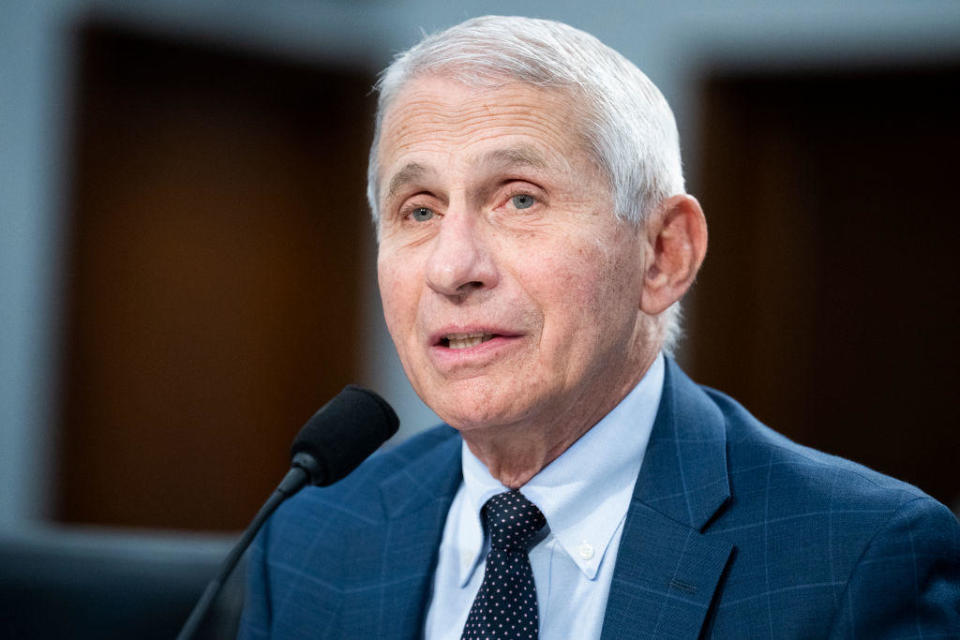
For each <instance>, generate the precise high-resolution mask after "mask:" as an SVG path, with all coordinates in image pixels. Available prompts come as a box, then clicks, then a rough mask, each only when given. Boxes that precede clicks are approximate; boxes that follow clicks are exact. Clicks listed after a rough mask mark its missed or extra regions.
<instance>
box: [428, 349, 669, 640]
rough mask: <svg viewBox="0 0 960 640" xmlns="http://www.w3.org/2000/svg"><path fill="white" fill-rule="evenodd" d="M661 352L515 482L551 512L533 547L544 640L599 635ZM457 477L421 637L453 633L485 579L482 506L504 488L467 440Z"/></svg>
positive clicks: (660, 372)
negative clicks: (612, 402) (612, 403)
mask: <svg viewBox="0 0 960 640" xmlns="http://www.w3.org/2000/svg"><path fill="white" fill-rule="evenodd" d="M663 377H664V360H663V355H660V356H658V357H657V359H656V360H655V361H654V363H653V365H651V366H650V368H649V369H648V370H647V373H646V374H645V375H644V377H643V378H642V379H641V380H640V382H639V383H637V386H636V387H634V388H633V390H632V391H631V392H630V393H629V394H627V396H626V397H625V398H624V399H623V400H621V401H620V404H618V405H617V406H616V407H614V409H613V410H612V411H611V412H610V413H608V414H607V415H606V416H605V417H604V418H603V419H602V420H601V421H600V422H598V423H597V424H596V425H595V426H594V427H593V428H592V429H590V430H589V431H587V433H585V434H584V435H583V436H582V437H581V438H580V439H579V440H577V441H576V442H575V443H574V444H573V445H572V446H571V447H570V448H569V449H567V450H566V451H564V452H563V454H562V455H560V457H559V458H557V459H556V460H554V461H553V462H551V463H550V464H549V465H547V466H546V467H545V468H544V469H542V470H541V471H540V472H539V473H538V474H537V475H535V476H534V477H533V478H532V479H531V480H530V481H529V482H528V483H527V484H525V485H524V486H523V487H522V488H521V489H520V491H521V493H523V495H525V496H526V497H527V499H528V500H530V501H531V502H533V503H534V504H535V505H537V507H539V508H540V511H542V512H543V514H544V516H545V517H546V519H547V526H548V527H549V533H548V534H547V535H546V536H545V537H544V538H543V539H542V540H541V541H540V542H539V543H538V544H537V545H536V546H534V547H533V548H532V549H531V550H530V565H531V567H532V569H533V578H534V582H535V583H536V587H537V604H538V606H539V609H540V640H570V639H571V638H576V639H577V640H590V639H592V638H599V637H600V631H601V629H602V628H603V614H604V610H605V609H606V605H607V596H608V594H609V593H610V581H611V579H612V577H613V567H614V564H615V563H616V559H617V550H618V548H619V546H620V536H621V534H622V532H623V523H624V520H625V519H626V516H627V509H628V508H629V506H630V497H631V496H632V495H633V487H634V484H635V483H636V480H637V474H638V473H639V472H640V465H641V464H642V462H643V455H644V452H645V451H646V448H647V442H648V441H649V439H650V431H651V430H652V429H653V421H654V419H655V418H656V414H657V407H658V406H659V404H660V395H661V392H662V391H663ZM461 459H462V466H463V483H461V485H460V488H459V490H458V491H457V494H456V496H455V497H454V499H453V502H452V503H451V505H450V511H449V513H448V515H447V521H446V524H445V526H444V530H443V538H442V540H441V543H440V551H439V558H438V561H437V570H436V573H435V574H434V579H433V594H432V597H431V601H430V607H429V610H428V612H427V620H426V624H425V628H424V637H425V638H426V640H458V639H459V638H460V634H461V632H462V631H463V625H464V623H465V622H466V620H467V615H468V614H469V613H470V606H471V605H472V604H473V600H474V598H475V597H476V595H477V591H479V590H480V583H481V582H482V581H483V572H484V568H485V558H486V555H487V551H488V549H489V541H488V540H485V539H484V535H483V525H482V523H481V521H480V510H481V508H482V507H483V505H484V503H485V502H486V501H487V500H488V499H490V498H491V497H493V496H495V495H496V494H498V493H500V492H502V491H506V490H507V488H506V487H504V486H503V485H502V484H501V483H500V481H498V480H497V479H495V478H494V477H493V476H491V475H490V472H489V471H488V470H487V468H486V466H484V464H483V463H482V462H480V460H478V459H477V458H476V456H474V455H473V454H472V453H471V452H470V449H469V448H468V447H467V446H466V444H464V445H463V447H462V454H461Z"/></svg>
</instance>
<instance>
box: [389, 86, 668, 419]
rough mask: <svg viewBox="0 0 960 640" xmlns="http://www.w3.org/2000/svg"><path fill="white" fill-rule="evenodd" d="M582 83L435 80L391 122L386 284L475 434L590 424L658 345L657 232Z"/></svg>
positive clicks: (402, 323) (445, 396) (419, 356)
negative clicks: (610, 169) (573, 91)
mask: <svg viewBox="0 0 960 640" xmlns="http://www.w3.org/2000/svg"><path fill="white" fill-rule="evenodd" d="M571 103H572V100H571V99H570V96H569V95H567V94H563V93H559V92H555V91H548V90H540V89H537V88H534V87H531V86H528V85H522V84H508V85H505V86H503V87H501V88H498V89H476V88H469V87H466V86H464V85H462V84H459V83H457V82H455V81H452V80H447V79H442V78H433V77H427V78H420V79H417V80H415V81H413V82H411V83H410V84H409V85H407V87H405V88H404V90H403V91H402V92H401V93H400V94H399V95H398V96H397V98H396V100H395V101H394V103H393V104H392V105H391V106H390V108H389V110H388V111H387V113H386V117H385V120H384V128H383V136H382V142H381V144H380V147H379V159H380V171H381V173H380V187H379V188H380V203H381V205H380V212H381V239H380V249H379V258H378V275H379V282H380V294H381V296H382V299H383V307H384V315H385V317H386V321H387V326H388V328H389V330H390V334H391V335H392V337H393V340H394V342H395V344H396V346H397V351H398V352H399V354H400V360H401V362H402V363H403V367H404V369H405V371H406V373H407V376H408V377H409V378H410V381H411V383H412V384H413V387H414V388H415V389H416V391H417V393H418V394H419V395H420V397H421V398H422V399H423V400H424V402H426V403H427V405H429V406H430V407H431V408H432V409H433V410H434V411H436V412H437V414H438V415H439V416H440V417H441V418H443V419H444V420H445V421H447V422H448V423H449V424H451V425H452V426H454V427H456V428H458V429H460V430H461V431H463V432H464V433H467V432H468V431H471V430H475V429H485V428H496V427H497V426H500V425H510V426H514V427H515V426H525V425H526V426H530V427H535V428H541V429H549V428H551V425H553V424H555V423H557V422H558V421H563V420H569V419H571V418H576V417H577V416H579V417H580V419H582V420H588V421H589V424H587V425H586V426H587V427H589V426H591V425H592V424H593V423H594V422H596V420H598V419H599V418H600V417H602V416H603V415H604V414H605V413H606V412H607V411H609V410H610V409H611V408H612V407H613V406H614V405H615V404H616V402H617V401H619V399H620V398H621V397H622V396H623V395H624V394H625V393H626V392H627V391H628V390H629V389H630V387H631V386H632V385H633V384H635V383H636V381H637V380H638V379H639V377H640V375H641V374H642V372H643V369H644V367H645V365H646V364H648V361H649V359H650V358H652V356H651V355H650V354H649V353H646V352H645V351H648V350H649V345H646V344H645V341H644V340H643V339H642V338H641V322H640V319H639V303H640V297H641V294H642V280H643V275H642V274H643V264H642V244H641V240H642V236H641V233H640V232H639V231H638V230H636V229H635V228H634V227H633V226H631V225H629V224H627V223H623V222H621V221H619V220H618V219H617V218H615V216H614V214H613V208H612V197H611V193H610V188H609V186H608V182H607V180H606V179H605V178H604V176H603V174H602V173H601V172H600V171H599V170H598V169H597V168H596V166H595V164H594V163H593V162H592V161H591V157H590V156H589V155H588V153H587V152H586V150H585V149H584V148H583V144H582V142H581V140H582V137H581V134H580V124H579V122H580V119H579V118H578V115H577V113H576V110H575V109H574V107H573V105H572V104H571Z"/></svg>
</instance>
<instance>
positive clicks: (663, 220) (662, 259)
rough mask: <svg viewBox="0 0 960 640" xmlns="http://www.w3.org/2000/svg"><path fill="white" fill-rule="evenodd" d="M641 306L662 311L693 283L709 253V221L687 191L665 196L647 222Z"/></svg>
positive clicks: (653, 311) (652, 311) (652, 312)
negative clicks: (704, 258)
mask: <svg viewBox="0 0 960 640" xmlns="http://www.w3.org/2000/svg"><path fill="white" fill-rule="evenodd" d="M644 230H645V232H646V241H645V244H646V246H645V256H644V263H645V264H644V276H643V297H642V298H641V300H640V310H641V311H643V312H644V313H646V314H648V315H656V314H659V313H662V312H663V311H665V310H666V309H667V307H669V306H670V305H671V304H673V303H674V302H676V301H677V300H679V299H680V298H682V297H683V294H684V293H686V292H687V289H689V288H690V285H692V284H693V281H694V279H695V278H696V276H697V271H699V270H700V265H701V264H702V263H703V257H704V256H705V255H706V253H707V221H706V219H705V218H704V217H703V210H702V209H701V208H700V203H699V202H697V199H696V198H694V197H693V196H688V195H685V194H681V195H676V196H672V197H670V198H667V199H666V200H664V201H663V202H662V203H661V204H660V206H659V207H657V209H656V211H654V212H653V214H652V215H651V216H650V218H649V219H648V220H647V223H646V225H645V229H644Z"/></svg>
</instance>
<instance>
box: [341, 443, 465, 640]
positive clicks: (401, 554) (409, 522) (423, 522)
mask: <svg viewBox="0 0 960 640" xmlns="http://www.w3.org/2000/svg"><path fill="white" fill-rule="evenodd" d="M438 470H439V473H438ZM461 478H462V476H461V467H460V438H459V437H449V438H448V439H447V440H446V441H445V442H443V443H442V444H441V445H440V446H438V447H436V449H435V450H433V451H431V452H430V454H429V455H426V456H423V457H422V458H420V459H418V460H415V461H412V462H411V463H410V464H409V465H407V466H405V467H404V468H403V469H402V470H400V471H399V472H398V473H396V474H394V475H393V476H391V477H389V478H387V479H386V480H385V481H384V482H383V483H382V484H381V485H380V491H381V496H382V498H383V505H384V509H385V511H386V514H387V518H386V521H385V523H384V532H383V535H384V545H383V549H384V553H383V558H382V561H381V563H380V570H381V580H380V585H379V593H378V594H377V599H378V601H379V603H380V606H379V612H378V615H376V616H371V619H370V620H369V622H370V623H371V624H372V625H373V626H372V627H371V633H369V634H368V635H363V634H361V635H360V636H357V637H370V638H374V637H375V638H381V639H384V640H387V639H392V638H396V639H398V640H399V639H401V638H402V639H404V640H406V639H409V638H416V637H420V635H421V633H422V628H423V619H424V614H425V612H426V604H427V602H428V599H429V594H430V589H431V586H432V578H433V572H434V568H435V567H436V562H437V551H438V549H439V547H440V539H441V537H442V534H443V526H444V522H445V521H446V517H447V511H448V510H449V509H450V503H451V502H452V500H453V497H454V495H455V494H456V491H457V488H458V487H459V485H460V482H461ZM428 479H432V480H431V481H430V483H429V484H425V483H424V482H425V481H426V480H428ZM374 623H375V624H374Z"/></svg>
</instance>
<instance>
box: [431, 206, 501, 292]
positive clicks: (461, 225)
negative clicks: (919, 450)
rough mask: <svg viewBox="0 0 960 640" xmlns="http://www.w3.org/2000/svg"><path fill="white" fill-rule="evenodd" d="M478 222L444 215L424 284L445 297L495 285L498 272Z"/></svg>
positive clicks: (461, 215) (454, 214)
mask: <svg viewBox="0 0 960 640" xmlns="http://www.w3.org/2000/svg"><path fill="white" fill-rule="evenodd" d="M478 227H479V223H478V221H477V219H476V218H475V217H474V216H472V215H470V214H468V213H461V212H449V211H448V212H447V215H445V216H444V218H443V220H442V221H441V222H440V231H439V232H438V233H437V235H436V236H435V237H434V239H433V247H432V251H431V254H430V258H429V262H428V264H427V269H426V272H427V284H428V285H429V286H430V288H431V289H433V290H434V291H436V292H437V293H440V294H442V295H446V296H454V297H460V298H463V297H464V296H466V295H467V294H469V293H471V292H473V291H478V290H482V289H489V288H491V287H495V286H496V285H497V280H498V276H497V269H496V264H495V260H494V256H493V254H492V252H491V250H490V246H489V245H488V239H487V238H485V237H482V234H481V233H479V229H478Z"/></svg>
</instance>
